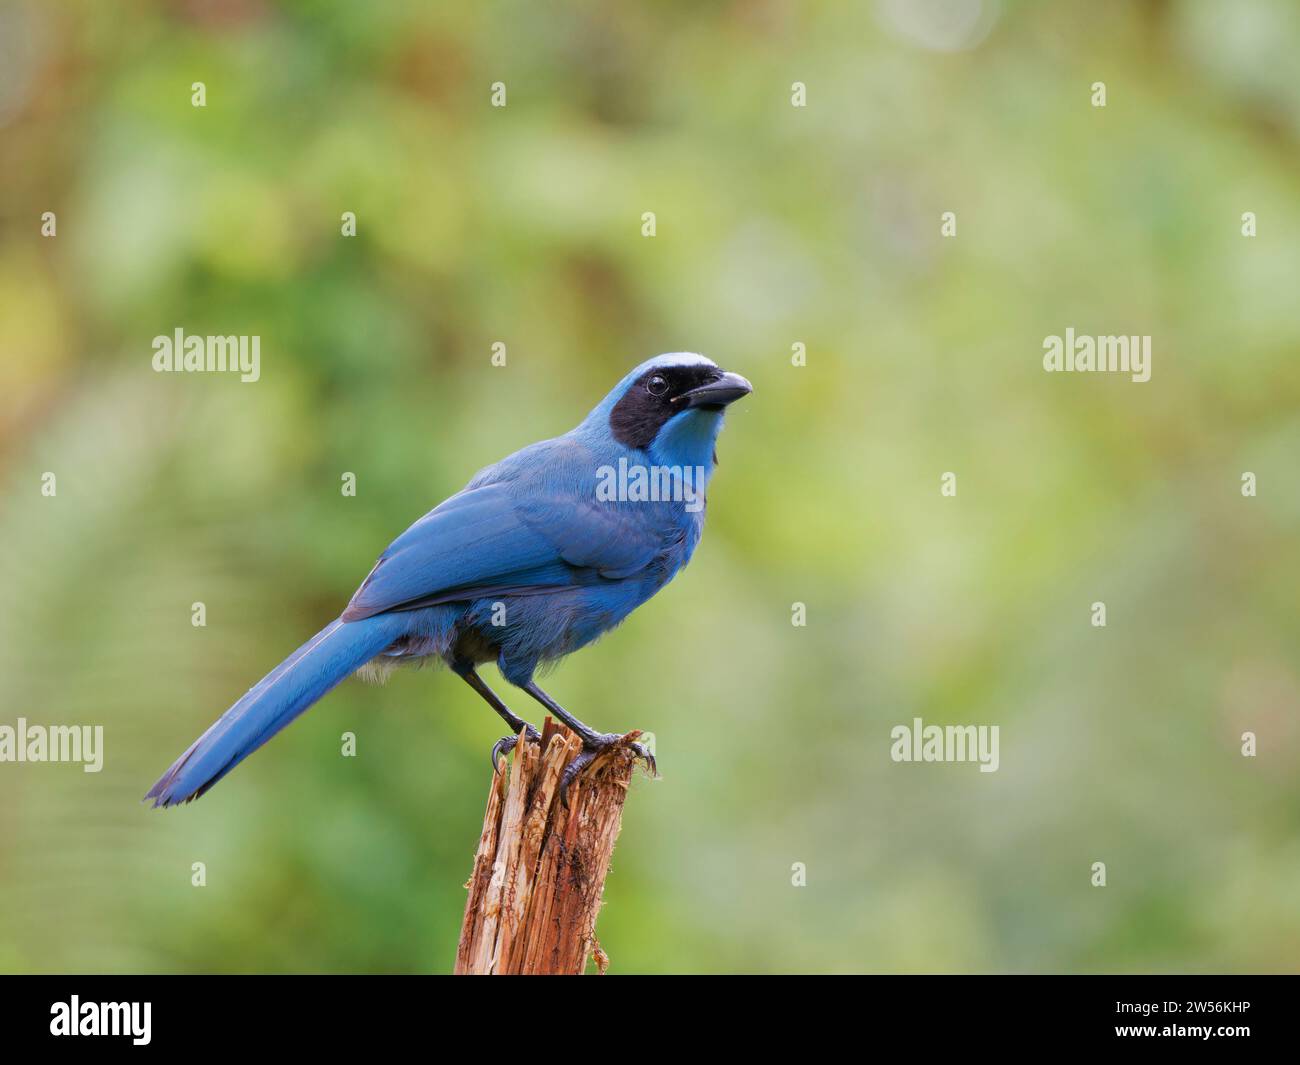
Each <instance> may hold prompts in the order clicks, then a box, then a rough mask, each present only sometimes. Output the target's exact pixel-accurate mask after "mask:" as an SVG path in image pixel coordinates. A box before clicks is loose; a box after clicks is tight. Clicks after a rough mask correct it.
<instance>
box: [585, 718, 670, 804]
mask: <svg viewBox="0 0 1300 1065" xmlns="http://www.w3.org/2000/svg"><path fill="white" fill-rule="evenodd" d="M640 735H641V733H640V731H639V730H634V731H632V732H629V733H628V734H627V735H626V736H620V735H619V734H618V733H617V732H593V733H591V734H590V735H588V736H583V737H582V750H580V751H579V752H578V753H577V755H576V756H575V757H574V759H573V761H572V762H570V763H569V764H568V765H567V766H565V767H564V774H563V776H561V777H560V802H562V803H563V804H564V807H565V809H568V807H569V785H570V784H572V783H573V782H574V780H576V779H577V777H578V774H579V773H581V772H582V771H583V770H584V769H586V768H587V766H589V765H591V763H592V762H594V761H595V760H596V759H597V758H599V757H600V756H601V755H602V754H604V753H605V752H606V751H609V750H612V749H614V748H615V747H623V748H626V749H627V750H629V751H631V752H632V754H633V755H634V756H635V757H637V758H639V759H640V760H641V761H643V762H645V767H646V771H647V772H648V773H649V774H650V776H652V777H657V776H658V775H659V766H658V764H657V763H656V762H655V756H654V753H653V752H652V751H651V750H650V749H649V748H648V747H646V746H645V744H642V743H637V742H636V738H637V737H638V736H640Z"/></svg>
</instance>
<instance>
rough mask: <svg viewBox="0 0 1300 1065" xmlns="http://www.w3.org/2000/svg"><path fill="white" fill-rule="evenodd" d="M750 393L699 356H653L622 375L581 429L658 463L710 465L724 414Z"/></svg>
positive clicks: (736, 379) (737, 377)
mask: <svg viewBox="0 0 1300 1065" xmlns="http://www.w3.org/2000/svg"><path fill="white" fill-rule="evenodd" d="M751 391H752V386H751V385H750V383H749V382H748V381H746V380H745V379H744V378H743V377H741V376H740V375H739V374H734V373H728V372H727V371H726V370H723V369H722V368H721V367H719V366H718V365H717V363H715V362H713V361H712V360H711V359H706V358H705V357H704V356H703V355H696V354H693V353H691V352H678V353H675V354H671V355H656V356H655V357H654V358H653V359H647V360H646V361H645V362H643V363H642V364H641V365H640V366H638V367H637V368H636V369H635V370H633V371H632V372H631V373H629V374H628V375H627V376H626V377H624V378H623V380H622V381H620V382H619V383H618V384H617V385H616V386H615V388H614V390H613V391H612V392H610V393H609V395H607V396H606V397H605V398H604V400H602V401H601V403H600V405H599V406H598V407H596V409H595V410H594V411H592V412H591V414H590V415H589V416H588V418H587V421H586V422H584V423H583V426H584V428H588V429H590V430H593V431H600V430H603V431H604V432H606V433H608V434H609V435H610V436H612V437H613V439H614V440H615V441H616V442H617V443H619V444H621V445H622V446H624V447H626V448H633V449H636V450H641V451H647V452H649V453H650V454H651V455H652V456H653V458H654V459H655V460H656V461H657V462H662V463H664V464H667V465H680V466H688V465H690V466H706V465H707V466H711V465H712V463H713V445H714V442H715V441H716V440H717V437H718V432H719V431H720V430H721V428H722V415H723V412H724V411H725V410H726V409H727V407H728V405H730V404H732V403H734V402H735V401H736V400H738V399H741V398H743V397H745V396H747V395H749V393H750V392H751Z"/></svg>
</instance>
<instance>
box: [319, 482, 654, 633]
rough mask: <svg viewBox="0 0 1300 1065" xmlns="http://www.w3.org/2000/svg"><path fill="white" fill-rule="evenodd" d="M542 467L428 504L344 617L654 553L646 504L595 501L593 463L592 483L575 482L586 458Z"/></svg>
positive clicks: (588, 571) (547, 587)
mask: <svg viewBox="0 0 1300 1065" xmlns="http://www.w3.org/2000/svg"><path fill="white" fill-rule="evenodd" d="M548 466H549V468H548V469H546V470H545V471H544V472H543V471H539V473H538V475H537V476H536V477H533V478H523V477H518V476H510V477H509V478H508V479H505V480H502V481H496V482H492V483H487V484H481V483H478V482H477V479H476V482H475V483H474V485H472V486H471V487H470V488H467V489H465V491H463V492H460V493H458V494H457V495H454V496H452V497H451V498H450V499H448V500H447V501H446V502H444V503H442V504H440V505H439V506H437V507H435V508H434V509H433V510H431V511H430V512H429V513H428V514H426V515H425V516H424V517H423V518H421V519H420V520H419V521H417V522H416V523H415V524H414V525H412V526H411V527H410V528H409V529H407V530H406V531H405V532H404V533H402V535H401V536H399V537H398V538H397V539H396V540H394V541H393V543H392V544H391V545H390V546H389V548H388V550H387V551H385V552H384V553H383V555H381V556H380V558H379V561H378V562H376V563H375V567H374V569H372V570H371V571H370V575H369V576H368V577H367V578H366V579H365V581H364V582H363V583H362V585H361V587H360V588H358V589H357V592H356V594H355V595H354V596H353V597H352V601H351V602H350V603H349V604H348V607H347V609H346V610H345V611H344V612H343V620H344V621H355V620H357V619H359V618H366V617H371V616H373V615H375V614H381V613H384V612H385V611H389V610H410V609H414V608H416V607H422V606H430V605H433V604H435V603H445V602H454V601H458V600H464V599H478V598H484V597H487V596H491V595H529V594H538V593H541V592H546V591H552V590H554V589H556V588H562V587H566V586H570V585H573V584H577V583H583V582H584V581H590V580H593V579H599V578H609V579H617V578H622V577H628V576H631V575H633V574H635V573H637V572H639V571H640V570H642V569H644V568H645V567H646V566H648V565H649V564H650V563H651V562H652V561H653V559H654V557H655V555H656V554H657V553H658V552H659V551H660V549H661V542H660V539H659V538H658V536H656V534H655V531H654V529H653V528H652V526H651V525H650V524H649V523H648V522H647V521H646V517H645V513H644V512H645V509H646V508H643V507H640V506H636V505H634V506H632V507H631V508H630V509H629V507H628V506H627V505H626V504H624V505H622V506H621V507H620V506H619V505H618V504H613V503H603V502H599V501H597V499H596V494H595V490H594V483H595V480H594V476H595V475H594V471H593V472H592V474H591V477H590V481H591V484H590V486H588V487H590V490H588V489H587V487H584V485H583V484H581V483H580V482H581V481H583V480H584V479H586V472H585V471H586V469H587V467H586V466H585V465H583V464H579V465H576V466H575V465H574V464H573V463H571V462H570V463H567V464H564V463H561V464H558V466H557V464H556V463H550V464H548ZM505 472H506V473H510V472H511V471H509V470H506V471H505ZM475 485H476V486H475Z"/></svg>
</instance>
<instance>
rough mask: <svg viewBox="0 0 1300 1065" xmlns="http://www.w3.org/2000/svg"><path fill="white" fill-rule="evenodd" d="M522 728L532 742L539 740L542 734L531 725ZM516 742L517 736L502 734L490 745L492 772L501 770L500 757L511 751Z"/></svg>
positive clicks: (517, 740)
mask: <svg viewBox="0 0 1300 1065" xmlns="http://www.w3.org/2000/svg"><path fill="white" fill-rule="evenodd" d="M524 729H525V733H524V734H525V735H526V736H527V737H528V738H529V739H530V740H531V741H532V742H533V743H540V742H541V740H542V734H541V733H540V732H538V731H537V730H536V729H535V728H533V726H532V725H525V726H524ZM518 743H519V737H518V736H514V735H511V736H502V737H501V738H500V739H499V740H497V741H496V743H494V744H493V745H492V755H491V758H492V772H493V773H499V772H500V771H501V759H503V758H504V757H505V756H506V755H508V754H509V753H510V752H511V751H513V750H514V749H515V746H516V745H517V744H518Z"/></svg>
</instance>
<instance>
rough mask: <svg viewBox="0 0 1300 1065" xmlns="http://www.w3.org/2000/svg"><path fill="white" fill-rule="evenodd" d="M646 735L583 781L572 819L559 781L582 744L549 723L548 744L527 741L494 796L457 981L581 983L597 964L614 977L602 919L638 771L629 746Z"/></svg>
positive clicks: (600, 762)
mask: <svg viewBox="0 0 1300 1065" xmlns="http://www.w3.org/2000/svg"><path fill="white" fill-rule="evenodd" d="M640 735H641V734H640V733H639V732H629V733H628V734H627V735H626V736H624V737H623V743H622V744H620V745H618V746H615V747H613V748H611V749H610V750H609V751H608V752H606V753H605V754H602V755H601V756H600V758H598V759H597V760H596V761H595V762H593V763H592V764H591V765H590V766H588V767H587V768H586V769H585V770H584V771H583V772H582V774H581V775H580V776H579V777H578V778H577V780H575V781H574V782H573V784H572V785H571V786H570V787H569V808H568V809H567V810H566V809H565V808H564V806H563V804H561V802H560V800H559V782H560V774H561V773H562V772H563V770H564V767H565V766H566V765H568V764H569V761H570V759H572V758H573V756H574V755H576V754H577V753H578V751H579V750H580V749H581V747H582V744H581V741H580V740H579V739H578V738H577V736H575V735H574V734H573V733H572V732H570V731H569V730H568V729H567V728H565V727H564V726H563V725H561V724H558V723H556V722H552V721H551V719H550V718H547V719H546V723H545V726H544V727H543V729H542V741H541V743H527V742H525V741H524V739H523V738H522V737H521V738H520V740H519V742H518V743H517V744H516V745H515V749H514V752H513V753H512V755H511V757H510V760H509V775H508V776H507V773H506V771H505V767H503V768H502V770H501V772H498V773H496V774H494V776H493V779H492V785H491V787H490V789H489V791H488V801H487V811H486V812H485V813H484V815H483V832H482V835H481V836H480V837H479V844H478V852H477V854H476V855H475V857H474V872H473V874H472V875H471V876H470V879H469V882H468V883H467V884H466V885H465V886H466V887H467V888H468V889H469V898H468V900H467V901H466V903H465V920H464V923H463V924H462V926H461V933H460V946H459V947H458V948H457V951H456V969H455V971H456V972H457V973H462V974H502V973H522V974H531V973H535V974H550V975H564V974H570V975H581V974H582V973H583V972H584V971H585V970H586V968H587V960H588V958H590V957H592V956H594V957H595V959H596V967H597V969H598V970H599V971H600V972H601V973H603V972H604V971H605V969H606V967H607V966H608V965H609V959H608V958H607V957H606V956H605V953H604V951H602V950H601V949H600V943H599V942H598V941H597V939H596V915H597V914H598V913H599V912H600V904H601V901H602V896H603V894H604V890H605V874H606V873H607V872H608V871H609V863H610V859H611V858H612V857H613V854H614V844H615V842H616V841H617V840H618V831H619V828H620V827H621V825H622V820H623V801H624V799H625V798H626V797H627V789H628V784H629V783H630V781H631V779H632V772H633V770H634V769H635V767H636V761H637V759H636V756H635V755H634V754H633V753H632V751H630V750H629V749H628V747H627V745H628V744H630V743H631V742H632V741H633V740H635V739H637V738H638V737H639V736H640Z"/></svg>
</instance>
